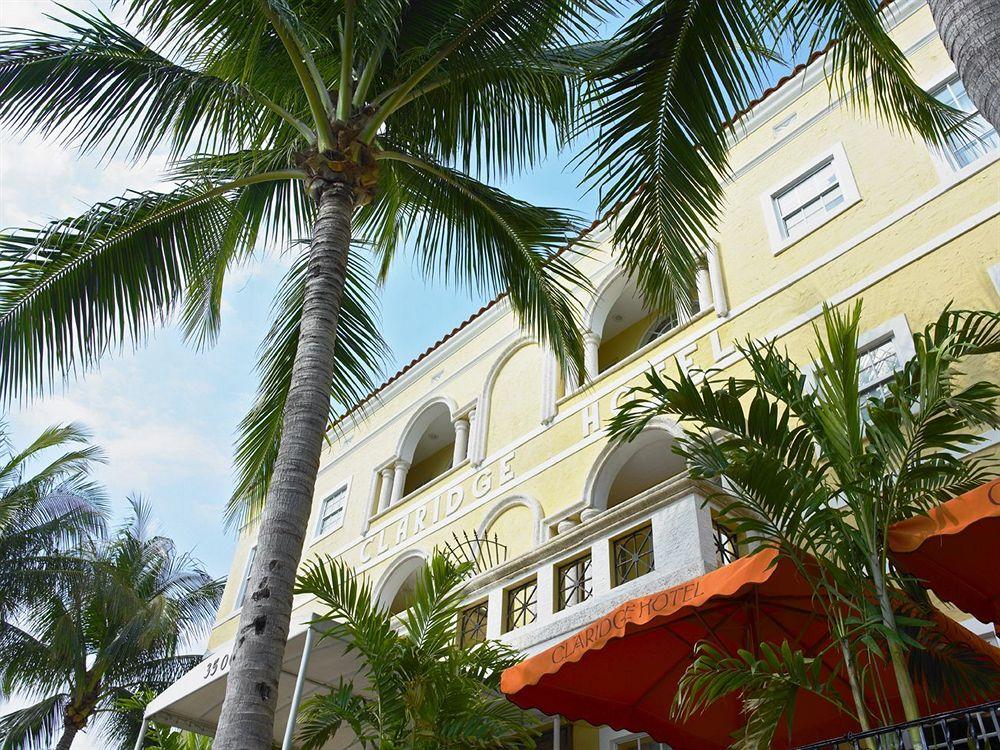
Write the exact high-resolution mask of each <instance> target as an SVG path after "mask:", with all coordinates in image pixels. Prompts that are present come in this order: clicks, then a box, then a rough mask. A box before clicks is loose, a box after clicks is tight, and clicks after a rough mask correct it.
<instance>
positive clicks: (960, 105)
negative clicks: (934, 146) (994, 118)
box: [934, 76, 1000, 169]
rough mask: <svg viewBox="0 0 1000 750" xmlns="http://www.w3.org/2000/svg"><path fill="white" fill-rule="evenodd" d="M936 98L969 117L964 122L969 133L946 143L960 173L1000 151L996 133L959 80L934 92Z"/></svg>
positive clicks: (957, 134) (955, 135)
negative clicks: (975, 162) (970, 165)
mask: <svg viewBox="0 0 1000 750" xmlns="http://www.w3.org/2000/svg"><path fill="white" fill-rule="evenodd" d="M934 97H935V98H936V99H937V100H938V101H941V102H944V103H945V104H947V105H948V106H950V107H954V108H955V109H958V110H961V111H963V112H967V113H968V114H969V117H968V119H967V120H965V125H966V129H967V131H968V132H966V133H956V134H954V135H951V136H949V137H948V139H947V144H946V146H947V149H948V154H947V155H948V159H949V160H950V161H951V163H952V165H953V166H954V167H956V168H958V169H961V168H962V167H965V166H968V165H969V164H972V163H973V162H974V161H978V160H979V159H982V158H983V157H984V156H988V155H989V154H991V153H992V152H994V151H996V150H997V148H1000V138H998V137H997V131H996V130H995V129H994V128H993V126H992V125H990V124H989V123H988V122H987V121H986V119H985V118H984V117H983V116H982V115H980V114H979V113H978V112H977V111H976V106H975V105H974V104H973V103H972V100H971V99H969V95H968V94H967V93H966V92H965V85H964V84H963V83H962V81H961V79H959V78H958V77H957V76H956V77H955V78H952V79H951V80H949V81H947V82H946V83H944V84H943V85H942V86H940V87H939V88H938V89H936V90H935V91H934Z"/></svg>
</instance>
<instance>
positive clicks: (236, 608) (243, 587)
mask: <svg viewBox="0 0 1000 750" xmlns="http://www.w3.org/2000/svg"><path fill="white" fill-rule="evenodd" d="M256 557H257V543H256V542H254V545H253V546H252V547H251V548H250V551H249V552H247V559H246V561H245V562H244V563H243V576H242V577H241V578H240V587H239V589H237V591H236V598H235V599H234V600H233V608H232V610H231V611H230V613H229V616H230V617H232V616H233V615H235V614H237V613H239V612H240V611H241V610H242V609H243V601H244V599H245V598H246V595H247V587H248V586H249V585H250V566H251V565H253V562H254V560H255V559H256Z"/></svg>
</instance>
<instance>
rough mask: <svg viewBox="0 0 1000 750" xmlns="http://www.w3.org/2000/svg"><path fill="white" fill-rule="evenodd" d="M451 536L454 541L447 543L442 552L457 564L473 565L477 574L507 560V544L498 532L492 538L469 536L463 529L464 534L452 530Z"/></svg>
mask: <svg viewBox="0 0 1000 750" xmlns="http://www.w3.org/2000/svg"><path fill="white" fill-rule="evenodd" d="M451 536H452V541H450V542H446V543H445V545H444V549H443V550H442V552H444V554H445V555H446V556H447V557H448V558H449V559H450V560H451V561H452V562H453V563H455V564H456V565H471V566H472V570H473V572H474V573H476V574H477V575H478V574H479V573H484V572H486V571H487V570H489V569H490V568H493V567H496V566H497V565H500V564H501V563H505V562H507V545H506V544H502V543H501V542H500V538H499V537H498V536H497V535H496V534H494V535H493V538H492V539H490V538H489V537H479V536H476V535H472V536H469V532H467V531H465V530H464V529H463V530H462V536H459V535H458V532H452V534H451Z"/></svg>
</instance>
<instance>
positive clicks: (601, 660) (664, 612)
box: [500, 550, 1000, 750]
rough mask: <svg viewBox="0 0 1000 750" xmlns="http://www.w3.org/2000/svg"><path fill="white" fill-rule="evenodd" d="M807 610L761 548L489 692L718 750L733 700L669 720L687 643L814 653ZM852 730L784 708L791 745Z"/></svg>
mask: <svg viewBox="0 0 1000 750" xmlns="http://www.w3.org/2000/svg"><path fill="white" fill-rule="evenodd" d="M817 609H818V608H817V607H816V606H815V604H814V601H813V594H812V592H811V590H810V588H809V586H808V585H807V583H806V581H805V580H803V578H802V577H801V576H800V575H799V573H798V571H797V570H796V568H795V566H794V564H792V562H791V561H789V560H788V559H785V558H781V559H778V560H777V562H776V553H775V552H774V551H773V550H766V551H763V552H759V553H757V554H755V555H751V556H749V557H746V558H743V559H741V560H737V561H736V562H734V563H731V564H730V565H726V566H725V567H722V568H719V569H718V570H715V571H712V572H711V573H708V574H706V575H704V576H701V577H700V578H696V579H694V580H692V581H688V582H687V583H684V584H681V585H679V586H675V587H673V588H670V589H666V590H665V591H661V592H658V593H656V594H651V595H649V596H644V597H641V598H638V599H633V600H632V601H629V602H626V603H625V604H622V605H621V606H619V607H617V608H616V609H615V610H613V611H612V612H610V613H609V614H607V615H606V616H604V617H602V618H600V619H599V620H597V621H596V622H594V623H592V624H591V625H589V626H588V627H586V628H585V629H583V630H581V631H580V632H579V633H577V634H576V635H574V636H572V637H570V638H567V639H566V640H564V641H562V642H561V643H558V644H556V645H555V646H552V647H550V648H548V649H547V650H545V651H542V652H541V653H538V654H536V655H534V656H532V657H530V658H528V659H526V660H524V661H523V662H521V663H520V664H518V665H516V666H514V667H512V668H510V669H508V670H507V671H506V672H504V674H503V677H502V679H501V682H500V687H501V689H502V690H503V692H504V693H506V694H507V696H508V697H509V698H510V700H511V701H513V702H514V703H516V704H517V705H519V706H521V707H522V708H536V709H538V710H540V711H542V712H543V713H546V714H550V715H555V714H560V715H562V716H565V717H567V718H569V719H571V720H581V719H582V720H585V721H587V722H589V723H591V724H594V725H601V724H606V725H608V726H610V727H612V728H614V729H624V730H629V731H633V732H646V733H648V734H649V735H650V736H652V737H653V738H654V739H655V740H657V741H659V742H666V743H669V744H670V745H671V746H673V747H680V748H684V749H685V750H716V749H721V748H725V747H728V746H729V744H730V742H731V736H732V733H733V732H735V731H737V730H738V729H739V728H740V727H741V726H743V725H744V724H745V718H744V716H743V714H742V708H741V705H740V702H739V700H738V698H737V697H736V696H735V695H733V696H729V697H728V698H725V699H723V700H721V701H719V702H717V703H715V704H714V705H713V706H712V707H711V708H709V709H708V710H707V711H705V712H704V713H702V714H699V715H698V716H695V717H694V718H693V719H691V720H690V721H689V722H687V723H684V724H681V723H679V722H677V721H675V720H673V719H671V718H670V707H671V704H672V703H673V700H674V695H675V693H676V691H677V685H678V681H679V679H680V677H681V675H682V674H683V673H684V671H685V670H686V669H687V667H688V666H689V665H690V664H691V662H692V659H693V650H694V646H695V644H696V643H698V642H699V641H702V640H709V641H711V642H713V643H714V644H715V645H717V646H719V647H721V648H723V649H725V650H726V651H728V652H730V653H733V652H735V650H736V649H739V648H746V649H749V650H755V649H756V646H757V644H759V643H761V642H768V643H773V644H779V645H780V644H781V643H782V642H783V641H786V640H787V641H788V642H789V643H790V644H792V645H793V647H796V648H801V649H802V650H803V651H804V652H805V653H806V654H810V655H816V654H817V653H819V652H820V651H821V650H823V648H824V647H825V646H826V645H828V643H829V630H828V627H827V622H826V619H825V618H824V617H823V615H822V614H821V613H820V612H818V611H817ZM962 630H963V629H962V628H960V627H958V626H954V628H951V627H948V628H947V629H946V633H947V635H948V637H950V638H953V639H954V640H960V641H963V642H965V643H967V644H969V645H970V646H971V647H972V648H975V649H976V650H987V653H989V654H990V657H991V658H992V659H993V660H994V661H995V662H996V663H997V664H998V665H1000V651H998V650H997V649H993V648H992V647H990V646H988V644H986V643H985V642H982V641H978V639H976V638H975V636H973V635H972V634H971V633H968V634H963V633H962V632H960V631H962ZM977 641H978V643H981V648H980V646H979V645H977ZM824 661H825V662H826V663H827V672H826V674H828V675H829V674H832V673H834V672H835V671H836V673H837V674H838V675H839V678H838V679H839V681H838V683H837V687H838V690H839V691H840V692H841V696H842V698H843V699H844V700H845V701H846V702H848V704H850V700H851V699H850V692H849V687H848V685H847V681H846V677H845V676H844V674H843V670H842V669H841V668H840V664H839V661H840V656H839V653H838V652H835V651H834V650H832V649H831V650H829V651H828V652H827V653H826V654H825V656H824ZM929 708H935V709H938V708H942V707H940V706H929ZM854 729H856V727H855V725H854V722H853V720H852V719H851V718H850V717H848V716H845V715H843V714H841V713H840V712H839V711H838V710H837V709H836V708H834V707H833V706H832V705H831V704H829V703H828V702H826V701H824V700H822V699H820V698H817V697H814V696H811V695H803V696H802V697H801V699H800V700H799V701H798V703H797V705H796V709H795V719H794V724H793V727H792V737H793V740H794V743H795V744H804V743H808V742H812V741H818V740H822V739H826V738H829V737H835V736H837V735H840V734H844V733H846V732H848V731H851V730H854ZM787 746H788V737H787V733H785V732H782V736H781V737H778V738H776V741H775V743H774V747H777V748H781V747H787Z"/></svg>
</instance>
